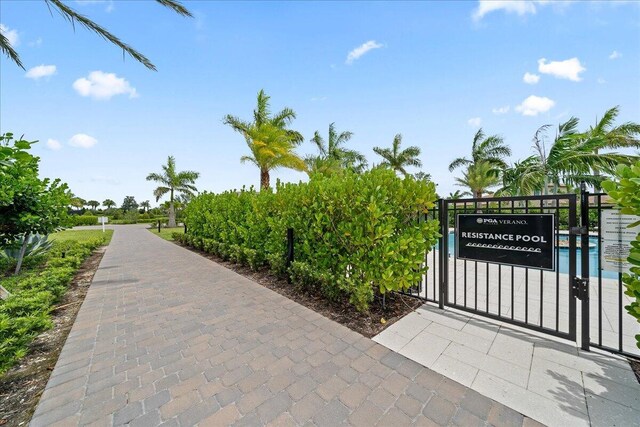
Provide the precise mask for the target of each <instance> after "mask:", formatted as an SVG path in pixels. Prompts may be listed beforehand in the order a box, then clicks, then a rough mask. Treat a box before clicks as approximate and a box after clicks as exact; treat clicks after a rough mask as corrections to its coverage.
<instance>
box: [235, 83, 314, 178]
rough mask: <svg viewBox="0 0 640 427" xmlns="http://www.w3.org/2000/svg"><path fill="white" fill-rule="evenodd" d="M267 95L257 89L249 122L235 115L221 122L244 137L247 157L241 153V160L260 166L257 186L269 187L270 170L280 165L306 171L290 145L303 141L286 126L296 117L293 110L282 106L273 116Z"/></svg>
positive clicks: (295, 145) (302, 162)
mask: <svg viewBox="0 0 640 427" xmlns="http://www.w3.org/2000/svg"><path fill="white" fill-rule="evenodd" d="M269 99H270V97H269V96H268V95H267V94H266V93H265V92H264V90H260V92H258V99H257V106H256V108H255V110H253V121H251V122H247V121H243V120H241V119H239V118H238V117H236V116H232V115H227V116H225V117H224V120H223V122H224V124H226V125H229V126H231V128H233V130H235V131H236V132H238V133H240V134H242V136H244V138H245V141H246V143H247V146H248V147H249V150H251V155H250V156H242V157H241V158H240V161H241V162H243V163H244V162H251V163H253V164H255V165H256V166H257V167H258V168H259V169H260V188H261V189H262V190H265V189H268V188H269V186H270V171H271V170H274V169H277V168H280V167H284V168H290V169H295V170H298V171H304V170H306V166H305V163H304V160H303V159H301V158H300V157H299V156H298V155H297V154H296V153H295V152H294V148H295V147H297V146H298V145H300V143H302V141H303V137H302V134H300V133H299V132H296V131H294V130H291V129H288V128H287V127H288V126H289V125H290V124H291V122H292V121H293V119H295V118H296V113H295V112H294V111H293V110H292V109H290V108H284V109H283V110H282V111H280V112H278V113H277V114H275V115H272V114H271V110H270V105H269Z"/></svg>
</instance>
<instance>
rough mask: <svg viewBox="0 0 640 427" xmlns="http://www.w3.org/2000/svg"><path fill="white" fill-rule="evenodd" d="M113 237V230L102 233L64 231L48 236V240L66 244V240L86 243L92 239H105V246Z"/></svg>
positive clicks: (95, 231)
mask: <svg viewBox="0 0 640 427" xmlns="http://www.w3.org/2000/svg"><path fill="white" fill-rule="evenodd" d="M111 236H113V230H106V231H105V232H104V233H103V232H102V230H64V231H59V232H57V233H52V234H50V235H49V239H51V240H54V241H58V242H66V241H68V240H74V241H76V242H86V241H89V240H93V239H101V238H103V237H104V238H105V239H106V241H105V245H108V244H109V242H110V241H111Z"/></svg>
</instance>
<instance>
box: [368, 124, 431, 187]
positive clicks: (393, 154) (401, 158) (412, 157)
mask: <svg viewBox="0 0 640 427" xmlns="http://www.w3.org/2000/svg"><path fill="white" fill-rule="evenodd" d="M401 144H402V134H397V135H396V136H395V137H393V145H392V146H391V148H390V149H389V148H381V147H373V151H374V152H375V153H376V154H377V155H379V156H380V157H382V158H383V159H384V160H383V161H382V162H381V163H380V166H386V167H390V168H391V169H393V170H394V171H396V172H400V173H401V174H403V175H404V176H405V177H406V176H408V175H409V172H407V169H406V168H407V167H409V166H415V167H418V168H419V167H422V162H421V161H420V159H419V158H418V157H419V156H420V148H419V147H416V146H415V145H413V146H411V147H408V148H406V149H404V150H400V145H401Z"/></svg>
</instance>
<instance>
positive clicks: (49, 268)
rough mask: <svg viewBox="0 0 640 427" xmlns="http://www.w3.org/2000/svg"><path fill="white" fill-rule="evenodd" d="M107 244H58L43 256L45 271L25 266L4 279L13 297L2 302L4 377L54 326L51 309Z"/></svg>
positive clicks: (0, 340) (0, 370) (0, 342)
mask: <svg viewBox="0 0 640 427" xmlns="http://www.w3.org/2000/svg"><path fill="white" fill-rule="evenodd" d="M104 242H105V239H104V238H100V239H92V240H88V241H85V242H76V241H73V240H64V241H54V243H53V245H52V247H51V249H50V250H49V251H48V252H47V253H46V255H41V256H40V257H39V260H40V264H44V268H37V266H35V267H36V268H31V269H29V268H28V267H27V266H26V265H25V269H24V270H23V273H22V274H20V275H17V276H11V277H5V278H3V279H2V285H3V286H4V287H5V288H6V289H7V290H8V291H9V292H10V293H11V296H10V297H9V298H7V299H6V300H0V374H1V373H3V372H5V371H6V370H7V369H9V368H10V367H11V366H12V365H13V364H14V363H15V362H16V361H17V360H18V359H20V358H21V357H23V356H24V355H25V354H26V353H27V349H28V346H29V344H30V343H31V341H32V340H33V339H34V338H35V337H36V336H38V334H39V333H41V332H42V331H44V330H46V329H48V328H50V327H51V326H52V322H51V320H50V316H49V312H50V311H51V308H52V307H53V305H54V304H55V303H57V302H58V301H60V298H62V296H63V295H64V293H65V292H66V290H67V286H68V285H69V283H70V282H71V280H72V279H73V275H74V273H75V271H76V270H77V268H78V267H79V266H80V264H82V262H83V261H84V260H85V259H86V258H87V257H88V256H89V255H90V254H91V252H92V251H93V250H94V249H95V248H96V247H98V246H100V245H102V244H104Z"/></svg>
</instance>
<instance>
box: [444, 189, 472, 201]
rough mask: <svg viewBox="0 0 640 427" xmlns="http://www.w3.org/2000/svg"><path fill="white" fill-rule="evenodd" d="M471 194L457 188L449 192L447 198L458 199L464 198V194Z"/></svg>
mask: <svg viewBox="0 0 640 427" xmlns="http://www.w3.org/2000/svg"><path fill="white" fill-rule="evenodd" d="M470 195H471V193H469V192H468V191H460V190H456V191H455V192H453V193H449V195H448V196H447V199H450V200H458V199H462V198H463V197H464V196H470Z"/></svg>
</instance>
